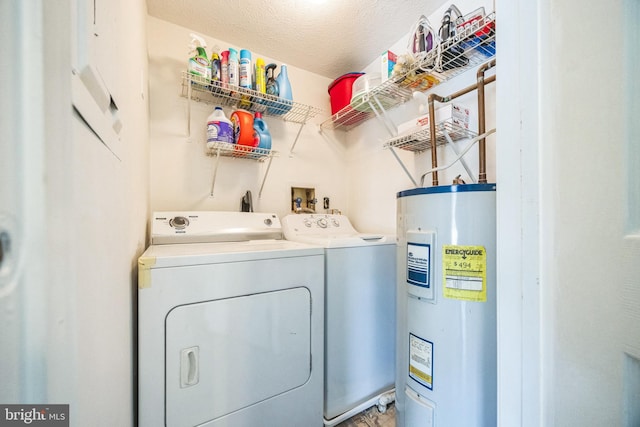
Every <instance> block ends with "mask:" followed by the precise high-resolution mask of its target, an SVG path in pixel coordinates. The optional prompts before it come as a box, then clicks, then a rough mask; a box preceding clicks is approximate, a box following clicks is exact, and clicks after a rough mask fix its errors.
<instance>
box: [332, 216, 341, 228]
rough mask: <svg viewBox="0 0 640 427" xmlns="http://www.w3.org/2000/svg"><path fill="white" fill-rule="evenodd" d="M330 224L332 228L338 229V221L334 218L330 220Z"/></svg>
mask: <svg viewBox="0 0 640 427" xmlns="http://www.w3.org/2000/svg"><path fill="white" fill-rule="evenodd" d="M331 222H332V223H333V226H334V227H340V221H338V220H337V219H336V218H331Z"/></svg>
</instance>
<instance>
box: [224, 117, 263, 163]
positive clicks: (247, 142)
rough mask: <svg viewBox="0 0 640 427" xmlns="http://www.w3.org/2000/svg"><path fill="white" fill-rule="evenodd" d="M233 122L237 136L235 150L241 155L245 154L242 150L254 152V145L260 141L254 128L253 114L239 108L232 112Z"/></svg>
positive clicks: (234, 132)
mask: <svg viewBox="0 0 640 427" xmlns="http://www.w3.org/2000/svg"><path fill="white" fill-rule="evenodd" d="M231 123H233V134H234V136H235V142H236V146H235V147H234V150H235V151H236V152H240V153H237V154H238V155H240V156H244V155H245V154H244V153H242V152H246V153H249V152H252V151H253V149H254V147H256V146H257V145H258V143H259V141H258V139H257V138H256V136H255V135H254V134H255V131H254V129H253V115H252V114H251V113H250V112H248V111H246V110H242V109H238V110H236V111H234V112H233V113H232V114H231Z"/></svg>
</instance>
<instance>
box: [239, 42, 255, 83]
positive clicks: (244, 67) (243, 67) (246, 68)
mask: <svg viewBox="0 0 640 427" xmlns="http://www.w3.org/2000/svg"><path fill="white" fill-rule="evenodd" d="M251 74H252V70H251V52H249V51H248V50H247V49H242V50H241V51H240V87H244V88H247V89H251V81H252V77H251Z"/></svg>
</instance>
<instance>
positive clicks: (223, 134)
mask: <svg viewBox="0 0 640 427" xmlns="http://www.w3.org/2000/svg"><path fill="white" fill-rule="evenodd" d="M216 142H226V143H228V144H233V142H234V135H233V124H232V123H231V120H229V119H227V117H226V116H225V115H224V110H223V109H222V107H216V108H215V110H213V113H211V115H210V116H209V117H207V148H213V146H214V145H215V143H216Z"/></svg>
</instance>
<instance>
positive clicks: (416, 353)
mask: <svg viewBox="0 0 640 427" xmlns="http://www.w3.org/2000/svg"><path fill="white" fill-rule="evenodd" d="M409 377H411V378H412V379H414V380H415V381H417V382H418V383H420V384H421V385H423V386H425V387H426V388H428V389H429V390H433V343H432V342H431V341H427V340H425V339H422V338H420V337H419V336H417V335H413V334H412V333H409Z"/></svg>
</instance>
